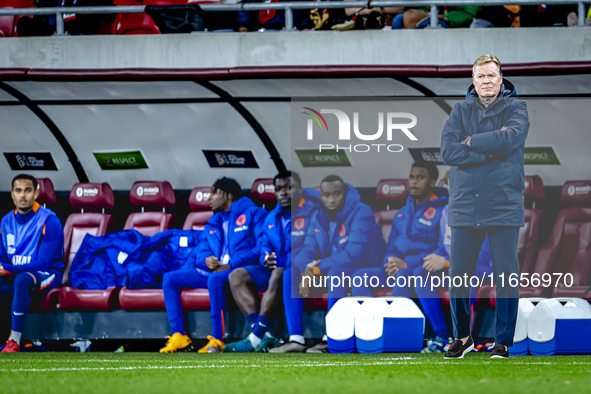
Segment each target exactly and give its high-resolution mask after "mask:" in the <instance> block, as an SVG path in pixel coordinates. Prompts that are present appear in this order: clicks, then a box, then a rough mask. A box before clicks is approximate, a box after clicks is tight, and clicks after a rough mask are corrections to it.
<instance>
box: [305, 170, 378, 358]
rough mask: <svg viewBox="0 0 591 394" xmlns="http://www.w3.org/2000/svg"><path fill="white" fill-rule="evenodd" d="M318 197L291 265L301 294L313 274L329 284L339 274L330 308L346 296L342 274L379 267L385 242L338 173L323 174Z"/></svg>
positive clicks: (320, 349) (318, 349)
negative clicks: (302, 240)
mask: <svg viewBox="0 0 591 394" xmlns="http://www.w3.org/2000/svg"><path fill="white" fill-rule="evenodd" d="M320 200H321V201H322V205H321V206H320V207H319V208H318V209H317V210H316V212H315V213H314V214H313V215H312V220H311V223H310V229H309V231H308V232H307V234H306V240H305V241H304V247H303V249H302V251H301V252H300V253H299V254H298V256H297V258H296V259H295V260H294V265H295V267H296V268H297V269H298V270H299V271H300V272H301V273H302V278H301V282H300V286H299V290H300V293H301V294H302V296H303V297H308V296H309V294H310V288H309V284H311V283H313V282H312V281H313V277H314V275H327V276H328V277H329V278H328V280H327V282H328V283H329V284H330V283H331V280H330V277H333V276H336V277H338V278H339V280H340V281H341V283H340V286H335V287H334V288H332V287H331V286H330V285H329V286H328V309H329V310H330V308H332V306H333V305H334V304H335V303H336V302H337V301H338V300H339V299H340V298H343V297H346V296H347V285H349V283H347V282H346V281H344V280H342V278H343V276H345V277H351V275H352V274H353V273H354V272H356V271H358V270H359V269H360V268H361V267H379V266H380V263H381V259H382V256H383V255H384V249H385V242H384V239H383V238H382V231H381V229H380V227H379V226H378V224H377V223H376V221H375V216H374V213H373V211H372V210H371V208H370V207H369V206H367V205H366V204H364V203H362V202H361V196H360V195H359V192H358V191H357V189H355V188H354V187H353V186H351V185H349V184H347V183H345V182H344V181H343V180H342V179H341V178H340V177H338V176H336V175H330V176H328V177H326V178H324V180H323V181H322V183H321V184H320ZM343 282H345V283H343ZM335 284H336V283H335ZM306 352H308V353H327V352H328V345H327V344H326V342H325V340H323V341H322V342H320V343H319V344H317V345H316V346H314V347H312V348H310V349H308V350H306Z"/></svg>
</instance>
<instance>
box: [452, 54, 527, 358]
mask: <svg viewBox="0 0 591 394" xmlns="http://www.w3.org/2000/svg"><path fill="white" fill-rule="evenodd" d="M472 81H473V85H472V86H470V88H469V89H468V93H467V95H466V100H464V101H462V102H458V103H456V104H455V106H454V108H453V109H452V111H451V114H450V116H449V119H448V120H447V122H446V123H445V127H444V129H443V133H442V134H441V154H442V157H443V161H444V162H445V163H446V164H447V165H450V166H451V172H450V176H449V182H450V201H449V226H450V227H451V229H452V233H451V234H452V236H451V258H450V270H449V274H450V276H451V277H452V280H453V278H454V277H462V278H463V277H464V275H465V274H466V275H467V276H468V277H471V276H473V275H474V272H475V270H476V263H477V261H478V254H479V252H480V248H481V246H482V242H483V241H484V237H485V236H486V234H488V239H489V241H490V249H491V257H492V264H493V270H494V273H495V283H496V285H497V303H496V327H495V348H494V350H493V353H492V358H508V357H509V352H508V350H507V347H508V346H512V345H513V336H514V334H515V322H516V320H517V305H518V301H519V300H518V298H519V288H518V287H510V286H509V285H508V278H509V276H510V275H511V274H517V275H519V262H518V260H517V240H518V236H519V227H523V226H524V206H523V192H524V188H525V187H524V181H525V175H524V170H523V148H524V145H525V139H526V138H527V132H528V129H529V120H528V115H527V106H526V104H525V102H524V101H522V100H518V99H517V98H516V97H517V94H516V91H515V88H514V86H513V84H511V83H510V82H509V81H507V80H503V74H502V70H501V62H500V61H499V59H497V57H496V56H492V55H483V56H480V57H479V58H478V59H476V62H474V66H473V67H472ZM501 274H504V283H503V282H501V280H500V279H499V277H500V275H501ZM450 299H451V300H450V301H451V312H452V320H453V325H454V336H455V338H456V339H455V341H454V342H453V344H452V345H451V347H450V349H449V350H448V352H447V353H446V354H445V358H446V359H449V358H463V357H464V354H466V353H468V352H470V351H471V350H472V349H473V348H474V341H473V339H472V336H471V334H470V289H469V285H466V284H465V282H462V286H459V287H455V286H453V282H452V287H451V289H450Z"/></svg>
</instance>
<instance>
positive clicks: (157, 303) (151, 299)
mask: <svg viewBox="0 0 591 394" xmlns="http://www.w3.org/2000/svg"><path fill="white" fill-rule="evenodd" d="M119 304H120V305H121V309H123V310H124V311H128V312H132V311H154V310H156V311H158V310H164V309H166V307H165V306H164V295H163V294H162V289H139V290H130V289H128V288H127V287H124V288H122V289H121V291H120V292H119Z"/></svg>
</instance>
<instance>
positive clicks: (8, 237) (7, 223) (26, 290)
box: [0, 175, 64, 353]
mask: <svg viewBox="0 0 591 394" xmlns="http://www.w3.org/2000/svg"><path fill="white" fill-rule="evenodd" d="M11 196H12V201H13V202H14V205H15V206H16V209H15V210H14V211H11V212H9V213H8V214H7V215H6V216H4V217H3V218H2V223H1V226H0V228H1V231H2V242H1V243H0V295H1V296H2V298H4V297H5V296H7V295H10V294H14V296H13V299H12V307H11V317H12V331H11V333H10V338H8V341H6V346H5V347H4V349H3V350H2V352H4V353H14V352H19V351H20V340H21V334H22V331H23V328H24V325H25V320H26V318H27V313H28V311H29V305H30V303H31V295H32V294H35V296H42V295H45V294H47V293H48V292H49V290H51V289H53V288H55V287H57V286H59V285H61V284H62V276H63V272H62V270H63V269H64V262H63V253H64V230H63V228H62V223H61V222H60V220H59V218H58V217H57V216H56V215H55V213H53V212H52V211H51V210H49V209H47V208H45V207H42V206H40V205H39V203H37V202H36V201H35V200H36V199H37V197H39V191H38V190H37V179H35V178H34V177H32V176H30V175H17V176H16V177H15V178H14V179H13V180H12V192H11Z"/></svg>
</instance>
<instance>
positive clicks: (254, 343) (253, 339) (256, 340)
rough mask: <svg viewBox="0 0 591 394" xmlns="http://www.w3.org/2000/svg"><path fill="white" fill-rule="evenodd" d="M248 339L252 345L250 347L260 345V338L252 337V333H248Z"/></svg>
mask: <svg viewBox="0 0 591 394" xmlns="http://www.w3.org/2000/svg"><path fill="white" fill-rule="evenodd" d="M248 339H250V343H252V347H255V348H256V347H257V346H259V344H260V343H261V338H259V337H257V336H256V335H254V333H252V332H251V333H250V335H249V336H248Z"/></svg>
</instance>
